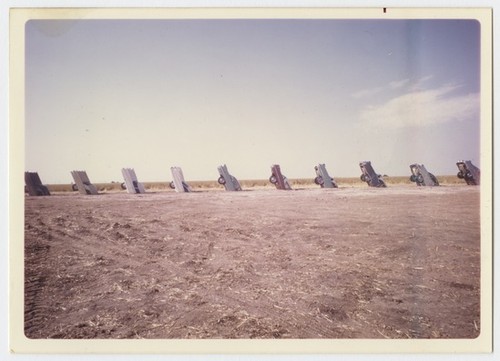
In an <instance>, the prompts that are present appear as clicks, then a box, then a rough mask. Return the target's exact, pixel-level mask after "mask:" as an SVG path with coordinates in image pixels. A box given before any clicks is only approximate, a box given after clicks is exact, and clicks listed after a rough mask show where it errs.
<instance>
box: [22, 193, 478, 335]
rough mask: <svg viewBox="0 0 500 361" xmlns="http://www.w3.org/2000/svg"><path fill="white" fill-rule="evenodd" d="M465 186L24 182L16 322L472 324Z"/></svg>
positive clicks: (349, 331) (117, 325) (474, 208)
mask: <svg viewBox="0 0 500 361" xmlns="http://www.w3.org/2000/svg"><path fill="white" fill-rule="evenodd" d="M479 279H480V216H479V188H478V187H468V186H449V187H446V186H441V187H434V188H429V187H416V186H394V187H389V188H386V189H370V188H368V187H366V188H344V189H300V190H295V191H278V190H247V191H243V192H232V193H230V192H223V191H204V192H196V193H189V194H188V193H185V194H177V193H174V192H158V193H147V194H143V195H133V194H127V193H125V192H111V193H106V194H101V195H97V196H82V195H77V194H75V193H60V194H55V195H52V196H50V197H26V220H25V334H26V336H27V337H30V338H181V339H186V338H474V337H477V336H478V335H479V333H480V327H481V325H480V321H479V319H480V306H479V304H480V288H479Z"/></svg>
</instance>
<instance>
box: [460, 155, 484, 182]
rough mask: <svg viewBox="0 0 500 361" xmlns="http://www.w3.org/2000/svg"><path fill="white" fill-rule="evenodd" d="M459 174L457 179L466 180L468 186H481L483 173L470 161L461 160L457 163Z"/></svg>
mask: <svg viewBox="0 0 500 361" xmlns="http://www.w3.org/2000/svg"><path fill="white" fill-rule="evenodd" d="M457 167H458V170H459V172H458V173H457V177H458V178H460V179H463V180H465V182H466V183H467V184H468V185H473V186H475V185H479V183H480V181H481V171H480V170H479V168H478V167H476V166H475V165H474V164H472V162H471V161H470V160H460V161H458V162H457Z"/></svg>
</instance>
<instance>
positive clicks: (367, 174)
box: [269, 160, 481, 188]
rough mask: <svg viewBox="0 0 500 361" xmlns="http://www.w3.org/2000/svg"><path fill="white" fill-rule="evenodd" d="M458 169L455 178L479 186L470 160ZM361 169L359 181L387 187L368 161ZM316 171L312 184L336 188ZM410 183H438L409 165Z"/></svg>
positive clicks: (322, 172) (460, 163)
mask: <svg viewBox="0 0 500 361" xmlns="http://www.w3.org/2000/svg"><path fill="white" fill-rule="evenodd" d="M456 165H457V167H458V173H457V177H458V178H460V179H463V180H464V181H465V182H466V183H467V185H479V184H480V179H481V172H480V170H479V168H478V167H476V166H475V165H474V164H472V162H471V161H470V160H461V161H458V162H457V163H456ZM359 167H360V169H361V176H360V179H361V181H363V182H366V183H367V184H368V185H369V186H370V187H387V185H386V184H385V182H384V179H383V177H382V175H380V174H378V173H377V172H375V170H374V169H373V166H372V164H371V162H370V161H364V162H360V163H359ZM314 169H315V171H316V178H315V179H314V182H315V183H316V184H318V185H320V186H321V187H324V188H337V187H338V186H337V183H336V182H335V180H334V179H333V178H332V177H330V175H329V174H328V172H327V171H326V168H325V165H324V164H319V165H318V166H316V167H314ZM272 171H273V175H272V176H271V178H270V179H269V180H270V181H271V183H274V184H277V183H276V182H275V181H274V179H275V178H277V177H276V175H275V171H274V169H273V168H272ZM410 171H411V176H410V181H411V182H414V183H415V184H416V185H417V186H438V185H439V181H438V180H437V178H436V176H435V175H434V174H432V173H431V172H429V171H427V169H426V168H425V166H424V165H423V164H417V163H414V164H410Z"/></svg>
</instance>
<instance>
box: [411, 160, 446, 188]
mask: <svg viewBox="0 0 500 361" xmlns="http://www.w3.org/2000/svg"><path fill="white" fill-rule="evenodd" d="M410 170H411V176H410V181H412V182H415V183H416V184H417V186H431V187H432V186H438V185H439V182H438V180H437V178H436V177H435V176H434V174H432V173H430V172H428V171H427V169H425V166H424V165H423V164H417V163H415V164H411V165H410Z"/></svg>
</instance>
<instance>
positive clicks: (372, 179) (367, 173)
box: [359, 161, 387, 188]
mask: <svg viewBox="0 0 500 361" xmlns="http://www.w3.org/2000/svg"><path fill="white" fill-rule="evenodd" d="M359 167H360V168H361V172H363V174H361V176H360V179H361V180H362V181H363V182H366V183H367V184H368V185H369V186H370V187H379V188H381V187H387V185H386V184H385V182H384V180H383V179H382V176H381V175H380V174H377V173H376V172H375V170H374V169H373V167H372V163H371V162H370V161H364V162H360V163H359Z"/></svg>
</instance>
